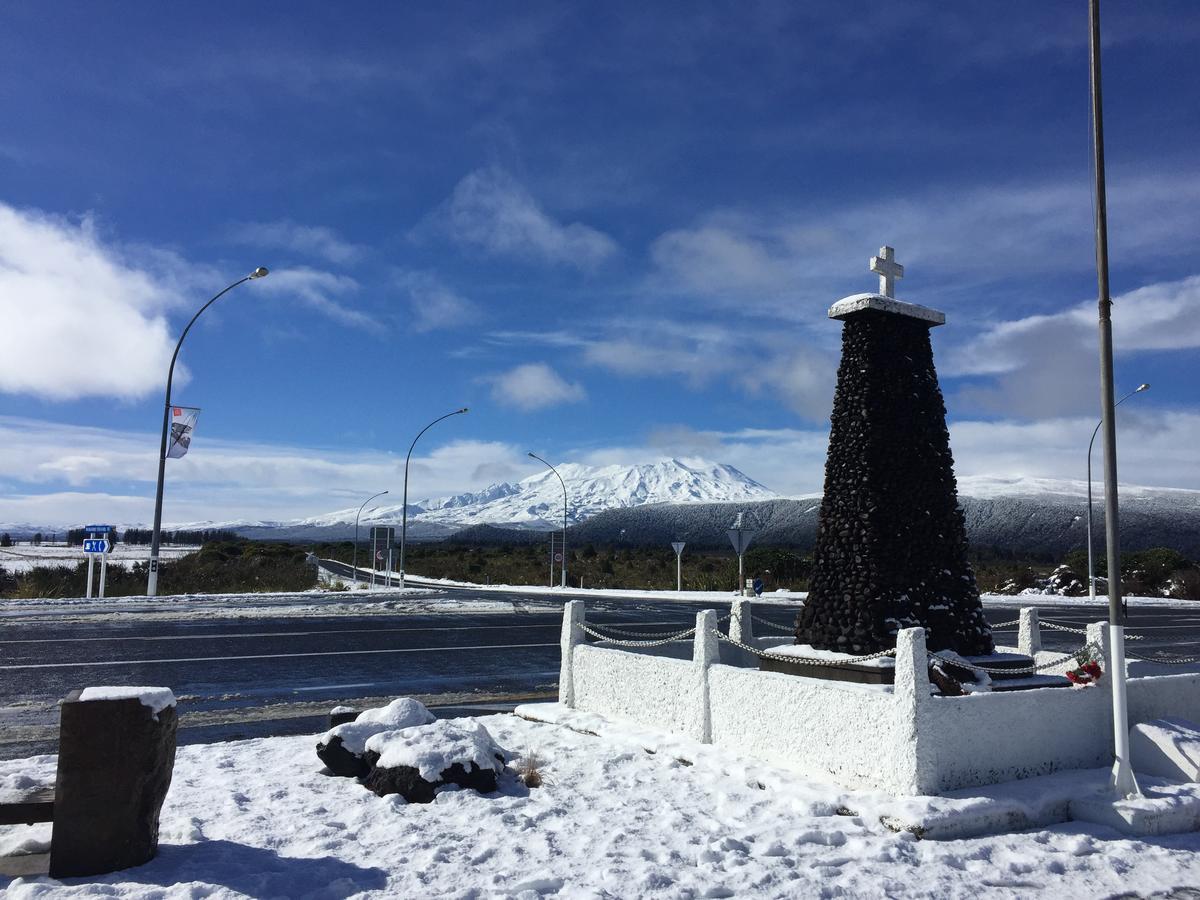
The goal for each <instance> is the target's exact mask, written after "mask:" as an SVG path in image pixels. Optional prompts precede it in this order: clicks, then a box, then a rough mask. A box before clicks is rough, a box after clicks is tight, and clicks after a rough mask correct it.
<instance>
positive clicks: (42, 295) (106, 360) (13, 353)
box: [0, 203, 186, 400]
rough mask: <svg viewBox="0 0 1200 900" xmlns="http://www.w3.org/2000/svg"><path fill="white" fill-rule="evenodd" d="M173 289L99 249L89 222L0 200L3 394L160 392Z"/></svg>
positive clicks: (62, 396)
mask: <svg viewBox="0 0 1200 900" xmlns="http://www.w3.org/2000/svg"><path fill="white" fill-rule="evenodd" d="M174 285H175V281H174V280H173V279H170V278H159V277H156V273H154V272H152V271H150V270H148V269H146V268H142V267H139V266H137V265H135V264H133V262H132V261H131V260H129V259H127V258H126V257H125V255H124V254H123V253H122V252H121V251H120V250H118V249H117V248H115V247H113V246H111V245H107V244H105V243H104V242H103V241H102V240H101V238H100V237H99V236H98V234H97V229H96V227H95V224H94V222H93V221H92V220H91V219H90V218H87V217H85V218H83V219H82V220H80V221H68V220H66V219H60V218H53V217H50V216H47V215H44V214H42V213H39V212H36V211H31V210H18V209H14V208H13V207H11V206H7V205H5V204H2V203H0V320H2V321H3V322H4V325H3V327H2V328H0V391H4V392H6V393H19V394H34V395H37V396H40V397H44V398H47V399H51V400H67V399H72V398H76V397H86V396H110V397H119V398H122V399H133V398H137V397H142V396H145V395H146V394H148V393H150V392H152V391H157V390H161V389H162V385H163V379H164V378H165V377H166V371H167V366H168V364H169V362H170V358H171V351H172V350H173V349H174V345H175V339H174V337H173V335H172V334H171V333H170V331H169V329H168V326H167V322H166V320H165V318H164V316H163V311H164V310H165V309H166V308H167V307H169V306H171V305H173V304H174V303H175V302H176V301H177V299H178V297H177V295H176V293H175V289H174ZM181 376H182V378H181ZM176 379H177V380H184V379H186V374H185V373H182V372H180V371H177V372H176Z"/></svg>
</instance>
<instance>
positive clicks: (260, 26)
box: [0, 0, 1200, 523]
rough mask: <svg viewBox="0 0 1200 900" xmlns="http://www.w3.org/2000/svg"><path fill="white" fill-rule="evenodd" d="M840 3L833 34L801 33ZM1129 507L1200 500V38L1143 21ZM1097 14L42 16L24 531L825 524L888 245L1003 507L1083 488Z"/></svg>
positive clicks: (1124, 107)
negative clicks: (688, 485)
mask: <svg viewBox="0 0 1200 900" xmlns="http://www.w3.org/2000/svg"><path fill="white" fill-rule="evenodd" d="M798 7H799V8H798ZM1104 13H1105V17H1104V31H1105V37H1106V42H1107V43H1106V46H1105V57H1104V65H1105V78H1106V81H1105V99H1106V109H1105V112H1106V123H1107V137H1108V148H1107V149H1108V162H1109V190H1110V208H1109V212H1110V230H1111V239H1112V284H1113V294H1114V296H1115V297H1116V298H1117V304H1116V307H1115V309H1114V322H1115V326H1114V327H1115V333H1116V342H1117V348H1118V359H1117V377H1118V382H1119V385H1120V387H1122V388H1127V389H1129V388H1132V387H1133V386H1135V385H1136V384H1137V383H1139V382H1141V381H1149V382H1151V383H1152V384H1153V385H1154V387H1153V389H1152V391H1150V392H1149V393H1147V394H1144V395H1139V396H1138V397H1137V398H1136V399H1134V400H1131V401H1130V402H1129V403H1128V404H1126V406H1124V407H1123V408H1122V420H1121V436H1122V445H1121V447H1122V449H1121V457H1120V459H1121V465H1122V480H1124V481H1128V482H1132V483H1141V484H1154V485H1165V486H1176V487H1191V488H1200V466H1197V465H1196V451H1195V447H1196V446H1197V442H1198V441H1200V406H1198V404H1197V399H1196V391H1195V372H1196V370H1197V361H1198V353H1197V348H1198V347H1200V316H1198V315H1197V314H1198V313H1200V275H1197V269H1196V262H1195V261H1196V259H1197V258H1198V254H1197V248H1196V236H1197V234H1200V227H1198V226H1200V202H1198V201H1200V151H1198V150H1197V147H1198V146H1200V144H1198V138H1200V117H1197V116H1196V115H1194V111H1195V109H1194V108H1195V100H1194V98H1195V97H1196V96H1197V95H1198V94H1200V70H1197V67H1196V66H1195V64H1194V61H1195V59H1196V58H1197V55H1198V52H1200V11H1198V10H1197V9H1196V7H1195V5H1194V4H1192V3H1186V2H1182V3H1175V4H1172V3H1154V4H1117V3H1113V2H1109V3H1106V4H1105V10H1104ZM1086 37H1087V21H1086V3H1085V2H1083V0H1077V2H1073V3H1065V2H1064V3H1053V4H1046V3H1041V2H1025V3H1020V2H1018V3H1009V4H1005V5H1004V7H1003V10H1002V11H998V7H996V5H995V4H993V3H983V2H961V3H954V4H946V3H937V2H930V3H920V2H912V3H905V4H893V3H889V4H883V3H862V4H857V3H841V2H840V3H829V4H813V3H807V4H803V5H800V4H791V3H739V4H691V5H687V6H680V5H677V4H662V5H654V4H645V3H637V4H621V3H603V4H571V5H566V4H532V3H530V4H512V5H501V4H434V5H417V4H411V5H408V6H404V5H400V4H387V5H382V4H381V5H378V6H370V7H368V6H366V5H364V6H360V7H349V8H347V7H344V6H335V5H330V4H317V3H294V2H293V3H286V4H284V3H263V4H253V5H248V4H232V3H224V4H222V3H216V4H206V5H204V6H202V7H201V6H182V5H157V6H143V7H139V8H137V9H136V10H134V9H133V8H126V7H114V6H97V5H95V4H86V3H78V4H55V5H53V6H49V7H48V6H46V5H45V4H33V3H14V4H6V5H5V6H4V7H3V9H0V59H2V60H3V63H2V64H0V65H3V68H4V77H3V78H0V113H2V114H3V119H4V121H6V122H7V123H9V124H10V127H8V128H6V129H5V131H4V133H3V134H2V135H0V313H3V322H4V324H3V328H2V330H0V522H22V521H28V522H35V523H61V522H73V521H76V520H81V519H85V518H86V519H90V518H97V517H101V518H104V517H107V518H113V519H116V520H118V521H139V520H145V519H146V518H148V516H149V509H150V503H151V501H152V495H153V483H152V479H153V475H154V466H155V458H156V453H157V428H158V421H159V420H158V415H159V410H160V409H161V402H162V400H161V392H162V382H163V379H164V375H165V368H166V363H167V361H168V359H169V356H170V351H171V349H172V347H173V345H174V340H175V337H176V336H177V335H178V332H179V330H180V328H182V326H183V324H184V323H185V322H186V321H187V318H188V317H189V316H190V314H191V311H192V310H194V309H195V308H197V307H198V306H199V305H200V304H202V303H203V302H204V301H205V300H206V299H207V298H208V297H209V296H211V295H212V294H213V293H215V292H216V291H217V290H219V289H220V288H221V287H223V286H224V285H225V284H227V283H229V282H230V281H232V280H234V279H236V278H237V277H240V276H241V275H242V274H244V273H246V272H248V271H249V270H251V269H252V268H254V267H255V266H258V265H266V266H268V267H270V268H271V269H272V274H271V276H270V277H269V278H267V279H265V280H262V281H259V282H253V283H250V284H247V285H244V286H242V287H240V288H238V289H237V291H235V292H233V293H231V294H230V295H228V296H227V297H226V298H224V299H222V300H221V301H220V303H219V304H218V305H216V306H214V307H213V308H212V309H211V310H210V312H208V313H206V314H205V316H204V317H203V318H202V319H201V320H200V323H199V324H198V325H197V327H196V329H195V330H194V331H193V333H192V334H191V335H190V336H189V338H188V343H187V345H186V347H185V349H184V351H183V354H182V357H181V359H182V363H183V366H184V371H183V374H182V378H181V381H182V383H181V384H179V385H178V387H177V390H176V394H175V399H176V401H177V402H180V403H186V404H191V405H195V406H199V407H202V408H203V410H204V412H203V413H202V415H201V418H200V423H199V426H198V430H197V435H196V439H195V442H194V444H193V449H192V452H191V453H190V454H189V456H188V457H187V458H186V459H184V460H182V461H172V462H171V464H170V468H169V472H170V475H169V485H168V503H167V512H166V518H167V519H168V520H169V521H177V522H178V521H194V520H198V519H222V518H285V517H291V516H302V515H307V514H316V513H320V512H324V511H328V510H330V509H336V508H342V507H346V506H350V505H357V504H356V503H355V502H354V498H357V497H363V496H366V495H367V494H369V493H373V492H374V491H377V490H382V489H384V488H391V489H392V491H393V492H394V493H395V492H398V491H399V488H400V478H399V474H398V470H397V463H398V462H400V463H402V461H403V456H404V452H405V451H406V450H407V445H408V442H409V441H410V440H411V438H412V436H413V435H414V434H415V433H416V432H417V431H418V430H419V429H420V428H421V427H422V426H423V425H424V424H425V423H426V422H428V421H429V420H430V419H432V418H435V417H436V416H438V415H440V414H442V413H443V412H446V411H449V410H451V409H454V408H457V407H459V406H463V405H467V406H470V407H471V413H470V414H469V415H468V416H464V417H460V418H456V419H453V420H450V421H448V422H446V423H443V424H442V425H439V426H438V428H437V429H436V430H435V431H431V432H430V433H429V434H428V435H427V436H426V438H424V439H423V441H422V444H421V445H420V447H419V450H418V454H417V457H416V468H415V469H414V476H413V477H414V480H413V486H412V493H413V495H414V496H417V497H421V496H429V495H438V494H444V493H449V492H454V491H461V490H467V489H478V488H480V487H483V486H485V485H486V484H488V483H490V482H494V481H500V480H511V479H516V478H519V477H522V476H524V475H528V474H531V473H533V472H534V471H537V469H536V466H535V465H530V461H529V460H528V459H526V458H525V456H524V453H525V450H527V449H534V450H536V451H538V452H539V453H541V454H543V455H546V456H547V458H550V459H552V460H563V461H575V462H584V463H614V462H621V463H635V462H644V461H649V460H651V459H654V458H658V457H662V456H665V455H673V456H688V457H705V458H709V459H714V460H717V461H722V462H729V463H732V464H734V465H736V466H738V467H739V468H741V469H743V470H744V471H745V472H747V473H748V474H749V475H751V476H752V477H754V478H757V479H758V480H760V481H762V482H764V483H765V484H767V485H768V486H770V487H772V488H774V489H775V490H777V491H779V492H781V493H785V494H788V493H799V492H807V491H813V490H819V489H820V484H821V478H822V465H823V459H824V449H825V441H826V427H827V419H828V414H829V408H830V405H831V400H832V387H833V378H834V374H835V370H836V364H837V354H838V345H839V339H840V328H839V326H838V324H837V323H836V322H831V321H830V320H828V319H827V318H826V316H825V312H826V310H827V308H828V307H829V306H830V305H831V304H832V303H833V302H834V301H836V300H837V299H839V298H840V297H842V296H845V295H847V294H852V293H857V292H861V291H867V290H873V289H874V287H875V284H876V280H875V279H874V278H873V276H871V274H870V273H869V272H868V271H867V260H868V259H869V257H870V256H871V255H872V254H874V253H875V252H876V251H877V250H878V248H879V246H880V245H882V244H884V243H887V244H891V245H893V246H895V247H896V248H897V257H898V259H899V261H900V262H902V263H903V264H905V265H906V267H907V271H906V277H905V278H904V280H903V281H901V282H900V284H899V289H898V292H897V293H898V296H899V297H900V298H901V299H907V300H911V301H913V302H918V303H923V304H925V305H929V306H935V307H938V308H940V309H943V310H944V311H945V312H946V313H947V316H948V324H947V325H946V326H945V327H943V328H939V329H937V330H936V331H935V333H934V334H935V352H936V354H937V361H938V365H939V371H940V373H941V377H942V385H943V389H944V391H945V394H946V399H947V406H948V409H949V412H950V421H951V434H952V443H953V447H954V451H955V455H956V459H957V461H958V469H959V472H960V474H963V475H996V476H1005V477H1015V476H1022V475H1023V476H1030V477H1050V478H1081V477H1082V469H1083V465H1082V463H1083V460H1082V454H1083V452H1084V449H1085V448H1086V443H1087V438H1088V436H1089V435H1090V433H1091V428H1092V425H1093V423H1094V421H1095V417H1096V415H1097V410H1098V396H1097V394H1098V391H1097V363H1096V351H1095V308H1094V307H1095V300H1094V297H1095V274H1094V269H1093V255H1092V254H1093V251H1092V236H1091V227H1092V226H1091V223H1092V208H1091V201H1090V178H1091V175H1090V167H1089V155H1090V149H1089V133H1088V115H1087V78H1088V68H1087V44H1086Z"/></svg>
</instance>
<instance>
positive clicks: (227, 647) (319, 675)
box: [0, 591, 1200, 758]
mask: <svg viewBox="0 0 1200 900" xmlns="http://www.w3.org/2000/svg"><path fill="white" fill-rule="evenodd" d="M457 596H460V597H462V596H466V597H470V598H474V599H480V600H493V601H494V600H496V599H503V598H505V597H509V598H510V599H514V600H519V599H521V595H520V593H519V592H517V593H513V594H511V595H500V594H498V593H496V592H474V593H472V592H470V591H465V592H461V593H458V594H457ZM526 599H534V598H532V597H527V598H526ZM537 599H538V600H541V601H545V600H547V599H553V598H548V597H546V596H545V595H542V596H539V597H537ZM716 606H717V605H716V604H713V603H691V602H676V601H660V600H653V601H650V600H646V601H639V600H625V599H622V600H605V599H593V600H589V601H588V619H589V622H592V623H596V624H599V625H603V624H615V625H625V626H626V627H630V626H632V627H636V628H638V629H645V630H648V631H662V632H669V631H672V630H676V629H679V628H687V627H689V626H690V625H692V624H694V622H695V614H696V612H697V611H698V610H700V609H704V608H715V607H716ZM519 607H520V604H519V603H518V604H517V608H515V609H514V611H513V612H479V613H459V612H455V613H415V614H397V615H371V616H339V617H333V616H320V615H315V616H306V617H295V616H291V617H269V616H268V617H256V618H252V619H240V618H238V617H237V616H236V609H231V610H228V611H227V612H222V611H221V610H220V609H219V608H216V607H211V608H206V609H204V610H203V611H202V612H198V615H197V617H196V618H195V619H194V620H184V621H179V620H175V621H162V622H160V621H153V620H149V619H148V620H143V621H134V622H130V621H122V622H116V621H112V620H106V621H100V620H97V621H94V622H93V621H88V619H87V617H86V616H82V617H77V618H76V619H75V620H74V621H70V622H62V621H58V620H52V619H48V618H40V619H39V618H29V619H23V620H18V621H9V622H5V623H4V624H3V625H2V626H0V628H2V630H0V758H15V757H20V756H26V755H29V754H31V753H40V752H52V751H53V748H54V744H55V735H56V724H55V723H56V721H57V715H56V707H55V703H56V701H57V700H59V699H60V698H62V697H63V696H65V695H66V694H67V693H68V692H69V691H71V690H73V689H75V688H78V687H82V686H85V685H88V684H138V685H167V686H169V687H171V688H172V689H173V690H174V691H175V694H176V696H177V697H179V698H180V714H181V720H180V721H181V740H182V741H183V742H185V743H192V742H205V741H212V740H227V739H233V738H238V737H250V736H260V735H266V734H291V733H304V732H309V733H312V732H316V731H319V730H321V729H322V728H323V727H324V726H323V723H324V721H325V714H326V713H327V712H328V710H329V708H330V707H331V706H333V705H335V704H338V703H349V704H352V705H358V706H360V707H361V706H364V705H370V704H372V703H374V702H376V701H386V700H387V699H390V698H392V697H395V696H397V695H412V696H418V697H420V698H422V699H423V700H425V701H426V702H427V703H429V704H430V705H433V706H437V707H439V708H440V709H441V711H442V713H443V714H446V715H453V714H461V713H462V712H464V711H477V710H480V709H506V708H511V706H512V704H513V703H514V702H517V700H518V699H520V698H536V697H549V696H551V695H553V693H554V692H555V691H556V689H557V679H558V666H559V632H560V627H561V614H560V613H558V612H557V611H555V610H546V609H545V608H544V607H542V608H538V607H530V608H529V609H528V611H517V610H518V609H519ZM720 608H721V611H722V613H724V612H727V611H728V606H727V605H722V606H721V607H720ZM1040 611H1041V614H1042V617H1043V619H1044V620H1050V621H1053V622H1056V623H1059V624H1062V625H1065V626H1068V627H1077V628H1082V627H1083V626H1084V625H1085V624H1086V623H1087V622H1088V621H1091V620H1094V619H1096V618H1100V617H1101V616H1102V613H1101V612H1100V611H1098V610H1097V611H1094V612H1093V611H1082V610H1079V609H1078V608H1071V607H1061V606H1058V607H1056V606H1051V605H1045V606H1042V607H1041V608H1040ZM755 615H756V616H759V617H761V618H762V619H765V620H768V621H770V622H774V623H776V624H778V625H784V626H786V625H789V624H790V623H791V622H792V621H793V619H794V616H795V609H794V608H793V607H781V606H772V605H768V604H757V605H756V606H755ZM1016 615H1017V612H1016V610H1015V608H992V609H989V612H988V618H989V620H990V621H992V622H993V623H998V622H1003V621H1009V620H1012V619H1014V618H1016ZM756 629H757V631H758V633H760V634H766V633H771V631H770V629H764V628H763V627H761V626H756ZM1130 631H1131V632H1133V633H1139V634H1142V635H1144V636H1145V640H1142V641H1139V642H1137V644H1136V648H1137V652H1139V653H1141V654H1143V655H1153V654H1154V653H1155V652H1156V651H1158V652H1168V653H1171V654H1175V655H1192V654H1198V655H1200V607H1198V608H1197V610H1196V612H1191V611H1190V610H1177V609H1136V608H1135V609H1134V610H1133V611H1132V618H1131V622H1130ZM776 633H778V632H776ZM997 637H998V639H999V641H1000V642H1001V643H1010V644H1015V643H1016V637H1015V627H1009V628H1007V629H1004V630H1002V631H1000V632H999V633H998V635H997ZM1043 638H1044V643H1045V645H1046V647H1047V648H1048V649H1063V650H1071V649H1074V648H1076V647H1078V646H1079V645H1080V643H1081V642H1082V639H1081V638H1080V637H1078V636H1076V635H1074V634H1070V633H1063V632H1056V631H1050V630H1045V631H1043ZM1133 646H1134V645H1132V644H1131V649H1132V647H1133Z"/></svg>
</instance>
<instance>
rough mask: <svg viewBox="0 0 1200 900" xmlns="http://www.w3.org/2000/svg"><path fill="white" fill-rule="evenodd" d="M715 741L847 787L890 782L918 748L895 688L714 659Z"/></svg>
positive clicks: (711, 677) (711, 674)
mask: <svg viewBox="0 0 1200 900" xmlns="http://www.w3.org/2000/svg"><path fill="white" fill-rule="evenodd" d="M708 684H709V698H710V703H711V716H712V742H713V743H714V744H716V745H718V746H721V747H726V748H728V749H730V750H733V751H735V752H737V753H744V754H746V755H748V756H754V757H757V758H759V759H764V760H767V761H769V762H772V763H774V764H775V765H777V766H780V767H782V768H785V769H792V770H794V771H797V772H802V773H803V774H804V775H805V776H806V777H809V778H815V779H818V780H821V781H832V782H835V783H837V784H841V785H845V786H847V787H856V788H857V787H875V788H884V789H892V788H893V785H894V784H895V783H896V781H897V778H898V776H899V773H900V770H901V769H903V768H904V758H905V757H906V756H910V755H911V754H912V752H913V751H912V748H911V747H910V746H908V742H907V741H905V740H904V738H903V735H902V733H901V731H900V729H899V728H898V727H897V726H898V724H899V723H898V721H897V719H898V717H897V716H896V715H895V708H896V705H897V704H896V702H895V699H894V697H893V696H892V694H891V692H890V691H888V692H886V693H885V692H884V691H880V690H874V689H871V688H867V687H861V686H855V685H851V684H842V683H839V682H834V681H819V680H817V679H813V678H797V677H796V676H794V675H785V674H782V673H780V672H760V671H758V670H756V669H740V668H734V667H732V666H713V667H712V669H710V670H709V673H708Z"/></svg>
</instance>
